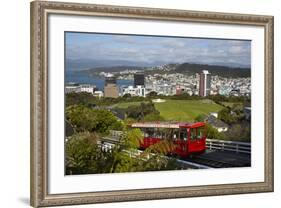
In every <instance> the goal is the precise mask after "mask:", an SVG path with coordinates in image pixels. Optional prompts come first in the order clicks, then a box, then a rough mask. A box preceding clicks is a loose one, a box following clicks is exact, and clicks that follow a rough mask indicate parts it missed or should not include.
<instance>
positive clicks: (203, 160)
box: [186, 151, 251, 168]
mask: <svg viewBox="0 0 281 208" xmlns="http://www.w3.org/2000/svg"><path fill="white" fill-rule="evenodd" d="M186 161H189V162H193V163H198V164H202V165H206V166H209V167H213V168H231V167H250V166H251V157H250V155H247V154H237V153H230V152H226V151H207V152H206V153H204V154H202V155H195V156H193V157H191V158H187V159H186Z"/></svg>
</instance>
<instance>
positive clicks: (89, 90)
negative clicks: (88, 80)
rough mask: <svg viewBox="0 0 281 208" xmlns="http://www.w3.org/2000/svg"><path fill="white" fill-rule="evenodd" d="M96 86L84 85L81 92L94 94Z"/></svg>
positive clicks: (81, 86)
mask: <svg viewBox="0 0 281 208" xmlns="http://www.w3.org/2000/svg"><path fill="white" fill-rule="evenodd" d="M95 88H96V86H95V85H89V84H83V85H80V92H87V93H91V94H94V91H95Z"/></svg>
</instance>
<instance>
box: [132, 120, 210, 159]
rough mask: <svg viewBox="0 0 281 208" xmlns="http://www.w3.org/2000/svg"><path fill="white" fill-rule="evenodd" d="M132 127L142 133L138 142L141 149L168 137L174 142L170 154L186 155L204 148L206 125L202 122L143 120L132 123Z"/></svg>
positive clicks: (199, 151) (202, 150)
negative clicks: (142, 136)
mask: <svg viewBox="0 0 281 208" xmlns="http://www.w3.org/2000/svg"><path fill="white" fill-rule="evenodd" d="M131 127H132V128H139V129H141V130H142V132H143V133H144V139H143V141H142V142H141V144H140V148H141V149H146V148H148V147H149V146H150V145H153V144H156V143H158V142H160V141H162V140H163V139H169V140H170V141H173V144H175V148H173V150H172V152H170V153H171V154H176V155H178V156H180V157H187V156H189V155H191V154H195V153H202V152H204V151H205V149H206V125H205V123H204V122H196V123H180V122H144V123H133V124H132V125H131Z"/></svg>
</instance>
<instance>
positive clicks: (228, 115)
mask: <svg viewBox="0 0 281 208" xmlns="http://www.w3.org/2000/svg"><path fill="white" fill-rule="evenodd" d="M218 119H220V120H222V121H224V122H225V123H227V124H233V123H235V122H237V121H238V117H237V116H236V115H234V113H232V111H231V109H230V108H223V109H222V110H220V111H219V112H218Z"/></svg>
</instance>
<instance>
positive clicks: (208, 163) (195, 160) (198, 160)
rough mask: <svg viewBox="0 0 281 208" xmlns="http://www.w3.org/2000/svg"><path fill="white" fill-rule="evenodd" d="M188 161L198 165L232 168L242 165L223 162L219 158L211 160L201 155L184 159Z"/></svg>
mask: <svg viewBox="0 0 281 208" xmlns="http://www.w3.org/2000/svg"><path fill="white" fill-rule="evenodd" d="M185 160H186V161H188V162H193V163H197V164H200V165H205V166H209V167H212V168H233V167H243V165H237V164H232V163H228V162H224V161H221V160H213V159H208V158H203V157H193V158H187V159H185Z"/></svg>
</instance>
